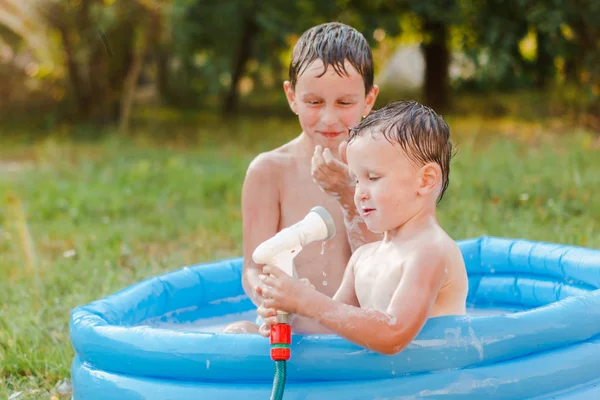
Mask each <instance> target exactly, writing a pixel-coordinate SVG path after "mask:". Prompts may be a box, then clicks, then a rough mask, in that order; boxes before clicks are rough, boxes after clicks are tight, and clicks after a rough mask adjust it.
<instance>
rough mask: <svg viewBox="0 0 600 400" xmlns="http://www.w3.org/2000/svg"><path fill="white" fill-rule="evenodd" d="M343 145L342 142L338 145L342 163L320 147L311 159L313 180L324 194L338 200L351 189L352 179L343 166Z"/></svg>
mask: <svg viewBox="0 0 600 400" xmlns="http://www.w3.org/2000/svg"><path fill="white" fill-rule="evenodd" d="M345 143H346V142H342V144H341V145H340V156H341V157H342V160H344V161H340V160H337V159H336V158H335V157H333V154H331V150H329V149H328V148H325V149H323V148H322V147H321V146H316V147H315V152H314V154H313V157H312V168H311V175H312V178H313V180H314V181H315V182H316V183H317V185H319V186H320V187H321V189H322V190H323V191H324V192H325V193H327V194H329V195H331V196H333V197H335V198H336V199H338V200H339V199H340V197H342V196H344V194H347V193H348V191H349V190H350V188H351V187H352V179H351V178H350V173H349V171H348V166H347V165H346V164H345V149H346V147H345ZM351 194H353V193H351Z"/></svg>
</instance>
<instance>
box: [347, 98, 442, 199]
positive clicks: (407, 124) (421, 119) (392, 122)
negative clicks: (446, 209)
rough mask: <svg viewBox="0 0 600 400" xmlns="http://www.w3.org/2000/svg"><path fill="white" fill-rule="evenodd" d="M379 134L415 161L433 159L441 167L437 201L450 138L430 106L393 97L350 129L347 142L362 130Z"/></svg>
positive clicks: (420, 162) (423, 163) (439, 197)
mask: <svg viewBox="0 0 600 400" xmlns="http://www.w3.org/2000/svg"><path fill="white" fill-rule="evenodd" d="M366 131H368V132H370V133H371V134H379V133H380V134H382V135H383V136H384V137H385V138H386V139H387V140H388V141H389V142H390V143H392V144H394V143H397V144H399V145H400V147H401V148H402V150H403V151H404V152H405V153H406V155H407V157H408V158H409V159H410V160H411V161H412V162H414V163H415V164H416V165H421V166H422V165H425V164H426V163H428V162H435V163H437V164H438V165H439V166H440V168H441V170H442V190H441V191H440V194H439V196H438V202H439V201H441V200H442V197H444V193H445V192H446V189H447V188H448V184H449V182H450V159H451V158H452V156H453V154H452V142H451V141H450V127H449V126H448V124H447V123H446V121H444V119H443V118H442V117H441V116H440V115H438V114H436V112H435V111H433V110H432V109H431V108H429V107H427V106H424V105H422V104H420V103H418V102H416V101H396V102H392V103H389V104H388V105H387V106H385V107H383V108H380V109H379V110H377V111H374V112H372V113H371V114H370V115H369V116H367V118H365V119H364V120H363V121H362V122H361V123H360V124H358V125H357V126H356V127H354V128H351V129H350V139H349V143H351V142H352V141H353V140H354V139H355V138H356V137H358V136H360V135H361V134H362V133H363V132H366Z"/></svg>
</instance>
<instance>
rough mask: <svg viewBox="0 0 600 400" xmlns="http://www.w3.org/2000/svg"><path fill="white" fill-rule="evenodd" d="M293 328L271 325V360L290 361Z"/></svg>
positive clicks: (286, 325)
mask: <svg viewBox="0 0 600 400" xmlns="http://www.w3.org/2000/svg"><path fill="white" fill-rule="evenodd" d="M291 343H292V327H291V326H290V325H288V324H277V325H271V359H272V360H273V361H287V360H289V359H290V356H291V350H290V345H291Z"/></svg>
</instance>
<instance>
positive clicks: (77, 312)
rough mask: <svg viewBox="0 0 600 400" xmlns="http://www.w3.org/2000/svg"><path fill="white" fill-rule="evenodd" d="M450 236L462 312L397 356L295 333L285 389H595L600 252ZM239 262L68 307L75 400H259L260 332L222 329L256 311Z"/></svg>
mask: <svg viewBox="0 0 600 400" xmlns="http://www.w3.org/2000/svg"><path fill="white" fill-rule="evenodd" d="M458 243H459V246H460V248H461V251H462V254H463V257H464V260H465V263H466V266H467V270H468V274H469V296H468V305H469V314H468V315H466V316H448V317H439V318H432V319H430V320H428V322H427V323H426V324H425V326H424V328H423V329H422V331H421V332H420V333H419V335H418V336H417V337H416V338H415V339H414V340H413V341H412V342H411V344H410V345H409V346H408V347H407V348H406V349H405V350H403V351H402V352H400V353H399V354H396V355H394V356H386V355H381V354H377V353H374V352H372V351H368V350H365V349H363V348H361V347H359V346H356V345H354V344H352V343H350V342H348V341H346V340H345V339H343V338H340V337H339V336H336V335H293V337H292V346H291V351H292V357H291V359H290V360H289V361H288V362H287V382H286V386H285V394H284V399H286V400H292V399H326V400H332V399H373V398H394V399H397V398H419V399H421V398H431V399H467V398H468V399H477V398H481V399H525V398H534V397H535V398H536V399H600V369H598V360H600V291H599V290H597V289H598V288H599V287H600V251H599V250H592V249H585V248H580V247H573V246H565V245H558V244H550V243H541V242H533V241H527V240H512V239H501V238H492V237H482V238H477V239H470V240H464V241H460V242H458ZM241 270H242V259H241V258H235V259H230V260H222V261H219V262H214V263H209V264H203V265H195V266H191V267H184V268H181V269H179V270H177V271H174V272H171V273H167V274H164V275H161V276H157V277H154V278H150V279H147V280H145V281H142V282H140V283H138V284H135V285H133V286H131V287H129V288H127V289H125V290H122V291H120V292H118V293H116V294H113V295H111V296H108V297H106V298H103V299H100V300H97V301H94V302H92V303H90V304H88V305H85V306H81V307H78V308H76V309H74V310H73V312H72V314H71V321H70V335H71V341H72V344H73V346H74V348H75V351H76V354H75V357H74V360H73V364H72V384H73V399H74V400H99V399H135V400H138V399H139V400H142V399H145V400H166V399H176V400H196V399H219V400H224V399H260V400H264V399H268V398H269V395H270V393H271V389H272V384H273V371H274V367H273V361H272V360H271V358H270V357H269V348H270V345H269V340H268V339H265V338H263V337H261V336H258V335H242V334H222V333H217V332H218V330H219V329H220V327H222V326H224V325H226V324H227V323H228V322H231V321H236V320H240V319H248V320H252V319H254V317H255V312H254V309H255V308H254V305H253V304H252V302H251V301H250V300H249V299H248V298H247V297H246V296H245V295H244V292H243V289H242V286H241Z"/></svg>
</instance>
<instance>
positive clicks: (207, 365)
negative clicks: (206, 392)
mask: <svg viewBox="0 0 600 400" xmlns="http://www.w3.org/2000/svg"><path fill="white" fill-rule="evenodd" d="M206 369H210V360H206Z"/></svg>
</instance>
